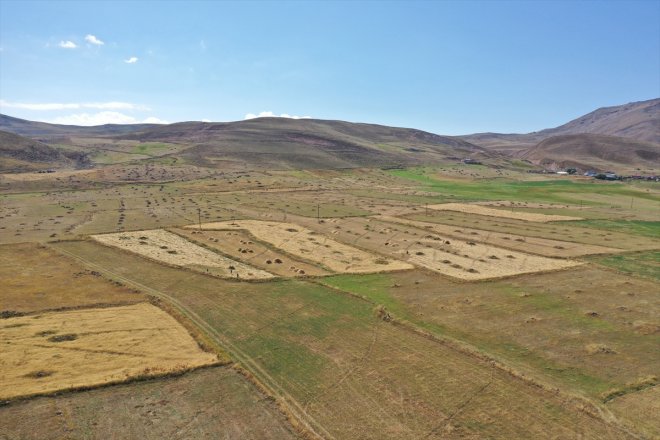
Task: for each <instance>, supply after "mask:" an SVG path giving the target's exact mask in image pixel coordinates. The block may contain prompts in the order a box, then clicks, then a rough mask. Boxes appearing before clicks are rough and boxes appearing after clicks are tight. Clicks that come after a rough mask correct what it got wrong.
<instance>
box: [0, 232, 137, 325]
mask: <svg viewBox="0 0 660 440" xmlns="http://www.w3.org/2000/svg"><path fill="white" fill-rule="evenodd" d="M0 280H2V287H1V288H0V291H1V293H0V312H3V311H5V312H7V311H14V312H21V313H26V312H35V311H39V310H49V309H59V308H66V307H85V306H86V307H90V306H94V305H97V304H114V305H118V304H127V303H135V302H141V301H144V300H145V299H146V298H145V296H144V295H142V294H141V293H137V292H135V291H134V290H132V289H129V288H126V287H123V286H119V285H117V284H116V283H112V282H110V281H108V280H107V279H105V278H103V277H102V276H101V274H100V273H97V272H94V271H91V270H87V269H85V268H84V267H83V266H81V265H79V264H77V262H76V261H75V260H73V259H71V258H68V257H65V256H63V255H61V254H60V253H58V252H56V251H53V249H51V248H48V247H45V246H41V245H38V244H36V243H22V244H13V245H2V246H0Z"/></svg>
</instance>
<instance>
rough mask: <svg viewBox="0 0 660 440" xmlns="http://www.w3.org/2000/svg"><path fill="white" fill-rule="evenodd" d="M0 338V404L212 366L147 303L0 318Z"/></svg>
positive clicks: (191, 341) (175, 325)
mask: <svg viewBox="0 0 660 440" xmlns="http://www.w3.org/2000/svg"><path fill="white" fill-rule="evenodd" d="M57 336H61V337H60V338H57ZM0 340H2V341H3V342H4V343H3V348H2V350H3V353H2V357H1V358H0V399H11V398H15V397H18V396H25V395H32V394H40V393H49V392H53V391H58V390H67V389H74V388H78V387H87V386H95V385H101V384H105V383H114V382H121V381H125V380H129V379H131V378H133V377H136V376H143V375H147V376H150V375H159V374H166V373H171V372H179V371H184V370H187V369H190V368H194V367H199V366H202V365H209V364H213V363H215V362H216V361H217V356H216V355H214V354H211V353H206V352H204V351H202V350H201V349H200V348H199V346H198V345H197V343H196V342H195V341H194V339H193V338H192V337H191V336H190V335H189V334H188V332H187V331H186V330H185V329H184V328H183V327H182V326H181V325H180V324H179V323H178V322H177V321H176V320H175V319H174V318H172V317H171V316H170V315H168V314H167V313H165V312H164V311H162V310H160V309H159V308H157V307H155V306H153V305H151V304H148V303H141V304H134V305H130V306H122V307H110V308H103V309H84V310H73V311H66V312H51V313H44V314H42V315H36V316H23V317H16V318H9V319H6V320H3V321H0Z"/></svg>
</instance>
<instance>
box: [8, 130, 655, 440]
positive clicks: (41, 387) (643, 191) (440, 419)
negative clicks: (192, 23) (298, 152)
mask: <svg viewBox="0 0 660 440" xmlns="http://www.w3.org/2000/svg"><path fill="white" fill-rule="evenodd" d="M109 142H110V141H109ZM139 146H140V145H139V144H136V143H130V144H129V143H126V144H117V145H113V146H112V149H117V150H118V151H117V152H113V151H111V150H110V149H106V150H105V151H104V152H101V153H102V154H101V153H99V154H98V155H97V156H96V157H95V160H96V161H97V162H104V161H105V162H108V163H110V162H115V163H114V164H113V163H110V164H108V165H107V166H104V167H102V168H97V169H95V170H93V172H72V173H69V174H66V173H64V174H57V173H53V174H54V175H50V174H39V175H32V176H27V175H26V176H25V177H20V176H18V177H17V176H10V178H3V179H0V263H1V264H0V276H1V277H2V280H3V282H4V283H5V284H4V285H3V287H4V286H5V285H6V286H7V288H3V289H1V290H0V312H2V316H1V317H0V318H1V319H0V332H2V338H3V341H7V342H10V344H7V347H11V351H5V350H4V349H3V350H2V353H3V354H5V353H11V359H12V362H14V361H17V362H18V363H19V365H18V366H11V367H10V368H9V369H8V370H9V373H5V370H4V369H3V370H2V374H3V375H4V377H6V378H8V379H7V380H4V379H3V380H2V381H1V382H2V383H3V384H4V383H7V384H13V386H12V387H11V389H10V390H9V391H5V389H3V393H0V394H3V395H4V394H6V393H17V392H20V393H22V394H25V395H30V394H31V393H45V392H48V390H57V389H67V388H70V387H76V386H83V385H80V384H85V383H88V384H92V385H93V386H94V387H95V388H94V389H91V390H86V391H83V390H78V391H74V392H64V393H62V394H61V395H59V394H58V395H53V396H42V397H25V398H19V399H15V400H12V401H11V402H9V403H8V404H6V405H4V406H0V432H2V434H4V435H5V436H6V437H8V438H11V439H14V438H16V439H18V438H45V439H48V438H67V437H69V438H110V437H113V436H115V437H116V438H128V437H131V436H133V437H135V436H138V437H140V438H162V437H163V436H170V437H175V438H204V437H208V438H291V437H295V436H296V435H298V434H300V433H302V434H303V435H309V434H310V433H315V434H316V435H318V437H321V438H327V439H333V438H334V439H349V438H350V439H352V438H374V439H384V438H396V439H400V438H404V439H405V438H410V439H413V438H414V439H419V438H443V439H459V438H461V439H482V438H493V439H518V438H557V439H564V438H581V439H617V440H618V439H626V438H636V439H645V438H657V437H658V436H659V435H660V424H658V423H657V420H656V419H657V418H655V417H653V415H654V414H655V412H657V408H658V396H657V389H658V388H657V376H658V371H660V357H659V356H658V350H657V347H658V346H659V345H660V339H659V338H660V321H659V320H658V316H659V310H660V300H659V298H658V294H657V292H658V284H657V267H658V252H657V250H658V249H660V239H658V231H659V230H658V224H659V223H658V222H657V218H659V217H658V216H659V215H660V191H658V190H657V188H656V187H655V186H652V185H650V184H646V183H635V184H628V183H611V184H610V183H602V184H601V183H600V182H592V181H585V180H584V179H581V178H569V177H566V178H565V179H558V178H553V177H548V176H540V175H533V176H530V175H529V174H528V173H526V172H524V170H516V169H506V168H502V169H497V168H489V167H487V166H476V167H470V166H466V165H461V164H459V165H457V164H455V163H449V162H448V163H447V164H443V165H440V166H437V167H423V168H422V167H420V168H409V169H394V170H381V169H353V170H285V169H282V170H279V171H271V170H263V169H262V170H246V169H244V168H242V165H241V164H240V163H239V162H232V163H229V162H228V163H227V167H228V168H222V169H212V168H204V167H198V166H195V165H194V164H191V163H185V161H183V160H179V159H178V157H175V156H176V154H177V153H172V154H173V155H172V154H170V153H168V151H172V150H170V148H171V147H172V146H171V145H163V146H156V145H142V147H144V148H142V149H137V148H138V147H139ZM182 151H183V150H182ZM161 153H163V154H165V155H161ZM149 155H152V156H151V159H144V160H143V162H144V163H143V162H140V165H137V162H135V163H133V162H123V161H124V160H126V159H127V158H128V157H129V156H132V157H133V158H137V157H143V156H145V157H146V156H149ZM213 160H216V159H213ZM217 160H218V161H221V160H223V159H221V158H217ZM117 162H121V163H117ZM449 203H452V204H459V205H460V206H468V207H470V208H469V209H473V208H475V207H476V208H479V209H491V210H495V211H497V212H498V213H499V214H500V215H502V214H506V215H507V217H495V216H492V215H484V214H483V212H482V213H481V214H476V213H472V212H459V211H453V210H451V211H449V210H436V209H431V208H430V207H431V206H434V205H443V204H449ZM427 205H428V206H429V208H428V209H427ZM511 213H514V214H516V218H510V217H509V214H511ZM523 214H524V215H523ZM532 214H533V215H532ZM317 215H318V216H319V217H320V218H317ZM538 215H542V216H541V217H539V216H538ZM546 216H561V217H562V218H566V217H570V218H581V219H584V220H572V221H554V220H553V221H545V220H548V217H546ZM539 218H540V219H542V220H543V221H536V220H532V219H539ZM550 218H555V217H550ZM198 223H203V230H202V231H200V230H198V228H199V225H198ZM90 237H93V238H92V239H90ZM120 237H128V238H127V239H120ZM141 237H145V238H141ZM102 241H104V242H103V243H102ZM140 242H144V244H140ZM278 260H279V261H278ZM445 260H446V261H447V262H445ZM269 261H270V263H269ZM229 266H232V267H233V268H231V269H230V267H229ZM207 270H208V272H207ZM236 273H238V274H239V277H240V278H237V277H236ZM250 274H252V275H250ZM208 275H214V276H208ZM255 278H256V279H258V281H260V282H249V281H250V279H255ZM147 301H150V302H151V303H152V304H156V305H159V306H160V308H156V307H155V306H152V305H150V304H148V303H147ZM140 308H146V309H145V310H144V313H135V312H134V310H135V309H140ZM154 310H155V312H154ZM113 311H114V312H113ZM119 311H121V312H119ZM147 311H149V312H148V313H147ZM20 314H24V316H19V315H20ZM37 316H40V318H37V319H35V317H37ZM175 319H176V320H175ZM170 324H171V325H170ZM83 327H85V328H83ZM184 328H186V329H188V331H190V334H189V333H188V332H187V331H186V330H183V329H184ZM53 331H54V332H57V333H51V332H53ZM173 332H174V333H173ZM177 332H183V333H177ZM72 335H75V337H74V336H72ZM109 335H111V337H110V336H109ZM176 335H183V336H182V337H183V339H185V340H186V341H187V342H186V343H185V344H183V346H184V348H183V349H180V348H179V345H178V344H181V343H183V342H182V340H181V339H177V338H178V337H177V336H176ZM190 335H193V336H194V338H195V339H196V340H197V341H198V343H199V344H201V345H203V346H205V347H210V348H212V349H214V351H217V352H218V353H219V355H220V356H221V357H222V359H223V361H226V360H227V359H229V358H230V359H231V361H232V362H235V363H236V364H237V367H238V368H237V369H233V368H231V367H230V366H212V367H205V368H201V369H195V370H194V371H188V372H183V373H182V375H177V376H176V377H169V376H168V377H158V378H154V377H153V376H154V375H157V374H159V373H164V372H166V371H175V372H177V374H178V372H181V371H180V370H185V369H186V368H188V366H189V365H191V364H189V363H187V362H186V361H185V359H183V357H185V356H192V358H193V359H198V358H196V357H195V356H197V355H199V356H202V358H204V357H205V356H212V355H210V354H208V353H205V352H202V351H199V348H198V345H197V344H196V343H195V341H194V340H193V338H192V337H191V336H190ZM58 336H59V337H60V338H57V339H56V340H53V341H49V338H51V337H58ZM60 339H61V340H60ZM173 341H174V343H173ZM3 343H4V342H3ZM21 343H22V344H29V346H25V345H20V346H19V345H18V344H21ZM12 344H13V345H12ZM113 344H114V345H113ZM131 344H133V345H131ZM18 347H25V348H22V349H20V350H19V349H18ZM186 350H188V354H187V355H185V353H186ZM191 350H192V351H191ZM223 352H224V353H226V354H224V355H222V353H223ZM184 355H185V356H184ZM53 356H54V357H53ZM60 356H61V357H60ZM159 356H160V357H159ZM223 356H226V357H223ZM124 358H126V360H125V359H124ZM0 359H2V361H3V362H4V361H5V357H0ZM127 360H128V361H129V362H128V363H127ZM207 360H208V359H207ZM68 361H71V362H72V363H70V364H68V363H67V362H68ZM73 362H75V365H74V364H73ZM210 362H212V360H210ZM201 363H202V364H204V362H201ZM12 365H13V364H12ZM163 365H166V366H168V367H167V368H169V370H167V368H165V367H163ZM184 365H186V367H183V366H184ZM3 368H4V364H3ZM158 368H165V370H158ZM238 369H240V370H241V371H243V372H244V375H240V374H238V372H237V371H238ZM67 372H68V373H67ZM65 373H66V374H69V375H70V377H69V378H68V379H67V378H66V374H65ZM143 373H147V374H143ZM127 379H128V380H127ZM115 380H117V381H125V380H127V381H126V382H125V383H122V384H118V385H108V386H101V385H103V384H109V383H110V382H114V381H115ZM9 386H10V385H7V389H9ZM30 387H32V388H30ZM12 390H19V391H12ZM20 390H23V391H20ZM30 390H32V391H30ZM27 421H30V422H32V421H34V424H28V422H27ZM0 437H2V435H0ZM312 437H313V436H312Z"/></svg>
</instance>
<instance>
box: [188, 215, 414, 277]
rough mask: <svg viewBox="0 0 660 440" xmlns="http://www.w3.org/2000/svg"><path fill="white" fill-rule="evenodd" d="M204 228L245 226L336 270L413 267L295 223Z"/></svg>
mask: <svg viewBox="0 0 660 440" xmlns="http://www.w3.org/2000/svg"><path fill="white" fill-rule="evenodd" d="M195 227H196V226H188V228H195ZM201 227H202V229H205V230H223V229H229V230H241V229H245V230H247V231H249V232H250V234H252V235H253V236H255V237H256V238H257V239H258V240H261V241H264V242H266V243H269V244H271V245H272V246H275V247H277V248H279V249H281V250H283V251H285V252H288V253H290V254H293V255H295V256H297V257H299V258H303V259H305V260H308V261H313V262H315V263H318V264H320V265H322V266H323V267H327V268H328V269H330V270H332V271H335V272H342V273H369V272H383V271H392V270H405V269H411V268H412V266H411V265H410V264H407V263H404V262H402V261H396V260H392V259H387V258H384V257H380V256H378V255H374V254H371V253H368V252H365V251H362V250H360V249H356V248H354V247H352V246H348V245H345V244H342V243H339V242H337V241H335V240H332V239H330V238H327V237H324V236H322V235H319V234H318V233H315V232H314V231H311V230H309V229H307V228H304V227H301V226H299V225H296V224H293V223H282V222H265V221H256V220H241V221H235V222H220V223H205V224H202V226H201Z"/></svg>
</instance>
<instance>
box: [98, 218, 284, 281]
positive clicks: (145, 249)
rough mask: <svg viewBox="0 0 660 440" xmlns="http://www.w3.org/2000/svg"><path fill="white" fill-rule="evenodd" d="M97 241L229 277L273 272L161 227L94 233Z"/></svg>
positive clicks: (256, 277) (254, 277)
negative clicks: (206, 247) (241, 261)
mask: <svg viewBox="0 0 660 440" xmlns="http://www.w3.org/2000/svg"><path fill="white" fill-rule="evenodd" d="M92 238H94V239H95V240H96V241H98V242H100V243H103V244H106V245H110V246H114V247H118V248H120V249H124V250H127V251H130V252H134V253H136V254H139V255H142V256H144V257H147V258H151V259H153V260H156V261H159V262H162V263H166V264H171V265H173V266H178V267H185V268H188V269H194V270H197V271H199V272H203V273H209V274H211V275H216V276H220V277H226V278H241V279H248V280H263V279H269V278H273V275H272V274H270V273H268V272H266V271H263V270H260V269H257V268H254V267H251V266H248V265H247V264H244V263H240V262H238V261H236V260H232V259H231V258H227V257H224V256H222V255H220V254H217V253H215V252H213V251H210V250H208V249H205V248H203V247H201V246H199V245H197V244H195V243H191V242H190V241H188V240H186V239H185V238H183V237H180V236H178V235H176V234H173V233H171V232H168V231H164V230H162V229H153V230H149V231H134V232H120V233H114V234H102V235H92Z"/></svg>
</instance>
